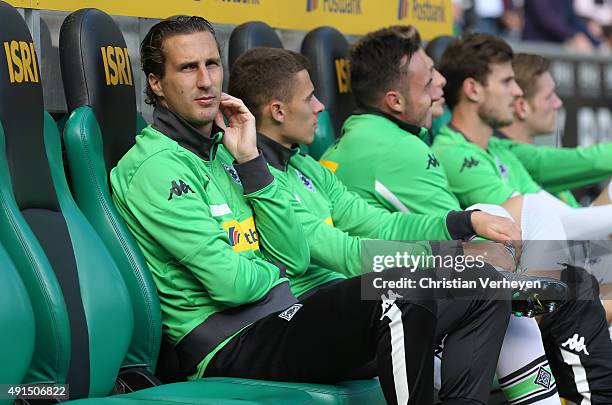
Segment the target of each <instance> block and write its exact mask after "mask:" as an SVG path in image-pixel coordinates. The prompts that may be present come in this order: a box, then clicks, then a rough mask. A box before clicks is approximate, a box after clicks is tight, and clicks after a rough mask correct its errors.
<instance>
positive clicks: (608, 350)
mask: <svg viewBox="0 0 612 405" xmlns="http://www.w3.org/2000/svg"><path fill="white" fill-rule="evenodd" d="M513 56H514V55H513V52H512V49H511V48H510V46H509V45H508V44H506V43H505V42H504V41H503V40H501V39H499V38H495V37H492V36H490V35H486V34H468V35H466V36H464V37H462V38H460V39H459V40H457V41H456V42H454V43H452V44H451V45H449V47H448V48H447V49H446V51H445V53H444V55H443V57H442V61H441V63H440V71H441V72H442V74H443V75H444V76H445V77H446V78H447V80H448V84H447V91H448V92H447V102H448V104H449V107H450V108H451V110H452V119H451V122H450V124H449V125H448V126H446V127H444V128H442V130H441V132H440V133H439V134H437V135H436V137H435V141H434V145H433V149H434V151H435V153H436V155H437V156H438V158H439V159H440V162H441V164H442V167H444V170H445V171H446V173H447V175H448V179H449V182H450V186H451V189H452V190H453V192H454V193H455V194H456V195H457V197H458V198H459V201H460V202H461V203H462V204H463V205H464V206H467V205H470V204H474V203H483V202H484V203H496V204H499V203H503V202H505V201H506V200H508V199H510V198H512V197H513V196H515V195H524V197H525V199H526V200H527V199H529V201H532V202H534V203H535V204H536V205H538V206H539V207H541V208H543V209H545V210H548V211H552V212H556V213H558V214H561V218H563V216H562V214H563V213H562V212H559V209H558V207H557V205H556V204H553V203H551V202H550V200H551V199H552V200H556V199H555V198H554V197H551V196H546V195H543V194H542V192H541V191H540V190H541V187H540V185H538V184H537V183H536V182H535V181H534V180H533V179H532V178H531V176H530V175H529V173H528V171H527V170H526V169H525V167H524V166H523V165H522V163H521V162H520V160H519V159H518V158H517V157H516V155H514V154H513V153H512V151H511V148H509V147H508V144H507V142H505V141H503V140H500V139H498V138H496V137H493V136H492V135H493V132H494V130H495V129H496V128H499V127H502V126H507V125H509V124H511V123H512V121H513V119H514V117H513V108H514V104H515V102H516V99H517V98H518V97H522V96H523V92H522V90H521V89H520V87H519V86H518V84H517V83H516V81H515V76H514V71H513V68H512V58H513ZM467 162H469V164H467ZM515 198H516V197H515ZM556 201H558V200H556ZM530 209H531V206H529V205H524V206H523V209H522V212H521V215H522V216H523V217H526V216H529V215H530V213H529V211H530ZM563 232H565V230H563ZM561 277H562V279H564V280H568V281H573V280H572V279H576V280H581V281H580V282H578V283H577V286H576V289H577V291H576V292H575V297H574V298H573V299H572V300H571V301H570V302H569V303H568V305H566V306H565V307H564V308H562V309H561V310H560V311H558V312H557V313H555V314H553V315H551V316H549V317H545V318H544V319H543V320H542V322H541V323H540V328H541V330H542V334H543V337H544V342H545V346H546V354H547V357H548V359H549V361H550V362H551V366H552V369H553V372H554V373H555V377H556V378H557V385H558V387H559V392H560V394H561V396H563V397H565V398H567V399H569V400H571V401H574V402H577V403H581V401H588V402H589V403H593V404H604V403H606V404H607V403H611V402H612V342H611V341H610V336H609V334H608V331H607V323H606V319H605V312H604V310H603V307H602V304H601V302H600V301H599V299H597V298H596V297H597V295H598V293H599V287H598V286H597V284H596V283H594V284H593V285H591V284H592V283H593V281H592V278H591V276H590V275H589V274H586V273H585V272H584V271H583V270H581V269H575V268H572V267H571V266H569V267H568V269H566V270H564V271H563V273H561ZM573 282H574V281H573Z"/></svg>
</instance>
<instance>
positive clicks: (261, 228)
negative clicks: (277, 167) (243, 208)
mask: <svg viewBox="0 0 612 405" xmlns="http://www.w3.org/2000/svg"><path fill="white" fill-rule="evenodd" d="M245 197H246V199H247V200H248V201H249V202H250V203H251V206H252V207H253V211H255V226H256V227H257V233H258V234H259V236H260V243H261V245H262V250H263V252H264V254H265V255H266V257H268V258H269V259H270V260H271V261H273V262H275V261H279V262H281V263H283V264H284V265H285V266H286V267H287V275H288V276H290V277H291V276H298V275H300V274H302V273H304V272H305V271H306V269H308V265H309V263H310V251H309V249H308V242H307V240H306V236H305V234H304V230H303V228H302V226H301V224H300V222H299V220H298V219H297V217H296V215H295V213H294V211H293V208H292V206H291V203H290V200H291V198H292V197H291V195H290V194H289V193H287V192H286V191H284V190H283V189H282V188H281V187H279V185H278V181H277V180H274V181H273V182H272V183H271V184H270V185H268V186H267V187H265V188H263V189H262V190H259V191H257V192H254V193H251V194H248V195H246V196H245Z"/></svg>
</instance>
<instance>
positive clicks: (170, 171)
mask: <svg viewBox="0 0 612 405" xmlns="http://www.w3.org/2000/svg"><path fill="white" fill-rule="evenodd" d="M162 154H163V153H162ZM162 154H158V155H156V156H155V159H152V158H150V159H148V160H147V161H146V162H144V163H143V164H142V165H141V166H140V168H139V169H138V172H137V173H136V174H135V175H134V177H133V178H132V180H131V183H130V186H129V189H128V190H127V199H126V203H127V206H128V208H129V210H130V211H131V213H132V214H133V215H134V217H135V218H136V219H137V220H138V221H139V222H140V223H141V224H142V226H143V228H144V229H145V230H146V232H149V233H150V235H151V237H152V238H153V239H155V240H156V241H157V243H159V245H161V246H162V247H163V248H164V249H166V251H167V252H168V253H169V254H170V255H172V256H173V257H175V258H176V259H177V260H178V261H179V262H180V263H181V265H183V266H185V267H186V268H188V269H189V270H190V271H191V272H192V274H193V275H194V276H195V277H196V278H197V280H198V281H199V282H200V283H202V287H203V288H204V289H205V290H206V291H207V292H208V293H209V294H210V296H211V298H212V299H214V300H215V301H218V302H220V303H223V304H225V305H228V306H238V305H242V304H246V303H250V302H254V301H257V300H259V299H260V298H262V297H263V296H265V295H266V294H267V293H268V291H269V290H270V289H271V288H272V287H273V286H275V285H276V284H278V283H279V282H280V281H282V280H283V279H282V278H280V277H279V269H278V268H277V267H276V266H274V265H273V264H271V263H269V262H267V261H266V260H263V259H260V258H257V257H253V255H251V257H247V256H246V255H243V254H238V253H236V252H234V250H233V249H232V247H231V246H230V243H229V239H228V236H227V233H226V232H225V231H224V230H223V229H222V228H221V227H220V225H219V224H218V222H217V221H216V220H215V219H214V218H213V217H212V215H211V210H210V205H209V204H210V203H209V197H208V195H207V192H206V186H207V183H208V177H207V176H206V174H204V173H197V172H196V171H194V169H193V168H191V167H187V166H186V165H184V164H183V163H182V162H180V161H178V160H177V159H173V157H172V156H170V155H168V156H163V155H162ZM160 168H163V170H160ZM176 179H181V180H182V181H183V182H184V183H186V184H188V185H190V187H191V188H192V191H193V192H188V193H183V194H182V195H181V196H180V197H176V196H175V197H174V198H172V199H169V198H168V187H167V185H168V184H170V183H171V182H172V181H174V180H176ZM275 187H276V186H275V184H270V185H269V186H268V187H267V188H269V190H268V189H267V188H266V189H264V190H261V191H260V193H261V194H264V195H265V194H268V193H273V190H272V189H274V188H275ZM162 271H165V269H162Z"/></svg>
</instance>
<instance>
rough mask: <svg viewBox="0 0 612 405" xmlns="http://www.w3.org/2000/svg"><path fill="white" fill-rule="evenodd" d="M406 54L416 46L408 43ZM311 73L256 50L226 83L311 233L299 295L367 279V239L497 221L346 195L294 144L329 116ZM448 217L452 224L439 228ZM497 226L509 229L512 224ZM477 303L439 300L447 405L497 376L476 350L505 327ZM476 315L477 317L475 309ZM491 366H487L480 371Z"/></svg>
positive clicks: (478, 395)
mask: <svg viewBox="0 0 612 405" xmlns="http://www.w3.org/2000/svg"><path fill="white" fill-rule="evenodd" d="M405 46H413V47H417V46H418V45H417V44H416V43H411V42H406V43H405ZM307 68H308V63H307V61H306V59H305V58H304V57H303V56H301V55H299V54H296V53H294V52H291V51H286V50H281V49H272V48H257V49H253V50H250V51H248V52H246V53H245V54H244V55H242V56H241V57H240V58H238V59H237V60H236V62H235V64H234V66H233V67H232V71H231V74H230V81H229V91H230V92H231V93H232V94H233V95H235V96H237V97H239V98H241V99H242V100H243V101H244V102H245V104H246V105H247V107H248V108H249V109H250V110H251V111H253V114H254V115H255V116H256V119H257V129H258V144H259V148H260V149H261V151H262V152H263V154H264V156H265V157H266V159H267V160H268V163H269V165H270V166H271V171H272V173H273V174H274V176H275V177H276V178H277V180H279V181H280V182H281V184H283V186H284V187H285V188H286V189H287V190H288V191H289V194H290V195H292V196H293V198H292V200H293V204H294V208H295V212H296V214H297V216H298V218H299V219H300V221H301V222H302V225H303V226H304V230H305V233H306V239H307V240H308V244H309V246H310V251H311V265H310V267H309V268H308V270H307V271H306V272H305V273H303V274H300V275H296V276H295V277H291V276H290V281H291V285H292V288H293V291H294V292H295V293H296V294H297V295H300V296H301V297H304V296H317V295H318V294H321V293H324V292H325V291H326V288H325V287H326V286H328V285H333V284H332V283H333V282H332V281H328V280H330V279H331V280H333V279H343V278H345V277H347V276H348V277H351V276H354V275H356V274H359V273H360V272H361V271H362V268H361V264H360V256H361V249H362V246H363V245H362V244H361V243H367V242H363V241H364V240H365V239H366V238H377V239H391V240H393V239H399V240H401V239H405V240H415V239H422V238H436V239H448V238H449V236H451V235H452V236H453V237H455V238H467V237H469V236H472V235H473V234H474V231H473V230H472V229H470V228H471V225H470V224H469V223H468V224H465V225H463V226H461V227H456V226H455V227H454V228H453V227H452V226H449V225H450V224H451V223H452V220H450V219H449V218H452V217H453V216H455V217H461V216H466V217H468V218H469V217H470V216H471V217H472V219H475V217H477V216H480V215H482V216H483V218H489V217H490V216H489V215H487V214H484V213H480V212H474V213H469V212H465V213H460V212H451V213H449V214H447V215H441V216H437V217H429V216H421V215H406V214H403V213H399V212H395V213H390V212H388V211H386V210H383V209H380V208H376V207H373V206H370V205H369V204H367V203H366V202H365V201H364V200H362V199H361V198H359V197H358V196H357V195H355V194H354V193H351V192H349V191H347V189H346V187H345V186H344V185H343V184H342V183H341V182H340V181H339V180H338V179H337V178H336V177H335V176H334V175H333V174H332V173H331V172H329V171H328V170H326V169H325V168H324V167H322V166H321V165H320V164H319V163H318V162H316V161H315V160H314V159H312V158H311V157H309V156H306V155H302V154H301V153H300V152H299V149H298V148H297V144H298V143H305V144H309V143H311V142H312V141H313V138H314V133H315V129H316V123H317V114H318V113H320V112H321V111H322V110H323V108H324V107H323V105H322V104H321V103H320V102H319V101H318V100H317V98H316V96H315V95H314V91H315V89H314V87H313V85H312V82H311V81H310V77H309V75H308V71H307ZM438 85H439V84H438ZM444 218H446V221H445V222H444V221H442V222H441V221H440V220H441V219H444ZM491 219H494V218H491ZM494 220H496V221H501V220H499V219H494ZM500 223H503V224H505V225H508V223H506V222H505V221H501V222H500ZM433 225H436V226H437V227H438V228H439V229H440V230H437V231H434V230H435V228H436V226H433ZM447 227H448V228H449V229H446V228H447ZM431 245H432V248H431V249H432V250H434V253H438V254H440V251H439V247H444V246H448V243H444V242H439V243H431ZM485 245H487V244H484V245H483V244H464V245H463V250H464V251H465V252H466V253H467V252H468V251H469V252H471V254H476V253H475V252H477V251H479V250H480V249H483V248H484V249H486V247H484V246H485ZM501 250H502V251H503V250H505V249H504V248H502V249H501ZM457 253H460V251H458V252H457ZM489 253H490V254H491V253H493V251H489ZM491 259H493V260H495V258H494V257H491ZM495 273H496V272H495V271H494V270H493V269H491V268H487V269H486V270H485V272H484V273H480V274H477V275H479V276H481V277H482V276H485V277H499V276H498V275H496V274H495ZM477 297H478V298H479V300H475V301H473V302H470V301H466V300H462V299H456V300H454V299H452V297H449V299H440V300H438V311H439V314H438V328H437V334H436V337H437V339H438V341H439V340H441V339H442V338H443V337H444V336H446V339H445V341H444V352H445V355H444V360H443V367H442V379H443V381H442V390H441V392H440V397H441V398H442V400H443V403H452V401H453V400H458V399H459V398H462V399H463V400H464V401H469V403H472V402H476V403H479V402H480V403H482V402H486V398H487V396H488V392H489V388H490V382H491V380H490V378H489V377H492V374H493V371H494V369H495V363H496V362H497V360H496V359H497V355H494V356H488V355H484V353H485V352H490V351H491V348H490V347H483V348H480V347H478V346H479V345H480V344H481V343H482V342H484V341H487V340H489V338H488V337H487V335H488V334H489V333H493V334H495V335H497V334H498V333H499V332H500V330H499V327H500V326H499V325H492V324H491V325H488V326H485V323H489V322H492V323H497V322H498V321H499V320H494V319H492V318H489V319H488V320H485V319H486V318H487V316H486V315H485V312H483V311H488V310H486V309H485V307H484V306H483V305H485V306H486V300H482V296H481V294H480V293H478V295H477ZM470 307H471V308H473V309H472V310H469V309H468V308H470ZM472 311H474V312H472ZM460 319H462V320H461V321H459V320H460ZM502 333H503V332H502ZM496 338H497V337H495V338H494V339H496ZM479 342H481V343H479ZM540 344H541V342H540ZM498 349H499V348H498ZM485 358H487V359H488V360H486V361H484V363H481V361H483V360H484V359H485ZM476 359H479V360H476ZM491 360H493V362H491ZM460 370H461V371H460Z"/></svg>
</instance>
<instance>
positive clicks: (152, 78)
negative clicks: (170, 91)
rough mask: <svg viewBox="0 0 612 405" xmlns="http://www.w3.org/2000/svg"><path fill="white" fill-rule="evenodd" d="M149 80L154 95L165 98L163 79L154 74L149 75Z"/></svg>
mask: <svg viewBox="0 0 612 405" xmlns="http://www.w3.org/2000/svg"><path fill="white" fill-rule="evenodd" d="M147 80H148V81H149V86H150V87H151V89H152V90H153V93H155V95H156V96H157V97H164V91H163V89H162V85H161V79H160V78H159V77H157V76H156V75H155V74H154V73H149V75H148V76H147Z"/></svg>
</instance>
